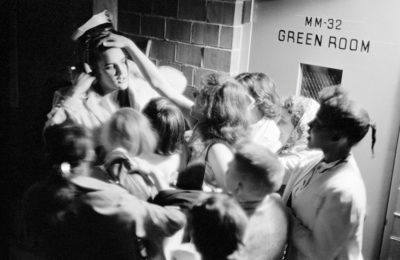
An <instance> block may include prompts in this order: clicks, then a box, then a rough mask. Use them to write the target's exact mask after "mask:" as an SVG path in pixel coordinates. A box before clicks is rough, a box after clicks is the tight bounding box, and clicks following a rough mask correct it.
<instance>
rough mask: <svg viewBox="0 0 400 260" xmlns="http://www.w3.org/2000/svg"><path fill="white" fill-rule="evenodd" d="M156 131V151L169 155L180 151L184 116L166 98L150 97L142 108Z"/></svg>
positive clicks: (182, 139)
mask: <svg viewBox="0 0 400 260" xmlns="http://www.w3.org/2000/svg"><path fill="white" fill-rule="evenodd" d="M143 114H144V115H145V116H147V118H148V119H149V121H150V123H151V125H152V127H153V129H154V130H155V131H156V132H157V133H158V136H159V138H158V144H157V148H156V153H158V154H161V155H170V154H173V153H175V152H178V151H180V149H181V147H182V144H183V141H184V134H185V118H184V117H183V114H182V112H181V110H180V109H179V108H178V107H177V106H175V105H174V104H173V103H171V102H170V101H169V100H168V99H166V98H162V97H160V98H155V99H152V100H151V101H150V102H149V103H148V104H147V105H146V107H145V108H144V109H143Z"/></svg>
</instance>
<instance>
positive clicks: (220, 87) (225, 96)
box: [197, 73, 249, 143]
mask: <svg viewBox="0 0 400 260" xmlns="http://www.w3.org/2000/svg"><path fill="white" fill-rule="evenodd" d="M246 94H247V91H246V89H245V88H244V87H243V86H242V85H240V84H239V83H238V82H237V81H236V80H234V79H232V78H231V77H229V76H227V75H223V74H218V73H211V74H209V75H207V77H205V78H204V79H203V82H202V87H201V89H200V93H199V96H198V97H197V98H199V99H200V100H202V104H203V106H202V114H203V120H202V124H201V125H199V129H200V130H201V131H202V134H203V136H204V137H205V139H212V138H220V139H223V140H225V141H227V142H229V143H234V142H235V141H236V140H237V138H238V135H239V134H241V132H243V130H244V129H247V127H248V120H247V107H248V105H249V100H248V98H247V95H246Z"/></svg>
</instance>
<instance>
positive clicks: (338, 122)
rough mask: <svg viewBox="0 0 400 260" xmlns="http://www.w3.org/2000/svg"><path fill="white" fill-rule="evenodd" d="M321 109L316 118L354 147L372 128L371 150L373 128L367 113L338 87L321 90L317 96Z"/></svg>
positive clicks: (373, 135)
mask: <svg viewBox="0 0 400 260" xmlns="http://www.w3.org/2000/svg"><path fill="white" fill-rule="evenodd" d="M319 99H320V104H321V107H320V109H319V111H318V113H317V116H318V118H321V119H323V120H324V124H326V125H327V126H328V127H329V128H330V129H334V130H336V131H337V132H339V133H341V134H342V135H344V136H346V137H347V138H348V140H349V143H350V145H352V146H353V145H355V144H357V143H358V142H359V141H361V139H363V138H364V136H365V135H366V134H367V132H368V130H369V128H370V127H372V129H373V132H372V138H373V142H372V149H373V146H374V144H375V126H374V125H372V124H371V121H370V118H369V115H368V112H367V111H366V110H365V109H363V108H362V107H360V106H359V105H358V104H357V103H355V102H354V101H353V100H351V99H350V98H349V97H348V93H347V92H346V90H345V89H343V88H342V87H340V86H334V87H327V88H324V89H322V91H321V92H320V95H319Z"/></svg>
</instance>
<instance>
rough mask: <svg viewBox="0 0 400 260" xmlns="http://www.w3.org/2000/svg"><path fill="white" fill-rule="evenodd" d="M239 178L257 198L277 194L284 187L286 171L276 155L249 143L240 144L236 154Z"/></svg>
mask: <svg viewBox="0 0 400 260" xmlns="http://www.w3.org/2000/svg"><path fill="white" fill-rule="evenodd" d="M234 160H235V165H236V167H237V169H236V172H237V174H238V175H239V176H238V177H239V178H240V179H241V180H242V181H243V182H245V183H246V185H248V187H249V189H248V190H247V191H248V192H251V193H253V194H254V195H255V196H257V197H260V198H261V197H264V196H266V195H267V194H270V193H272V192H276V191H277V190H278V189H279V188H280V187H281V185H282V181H283V175H284V170H283V166H282V164H281V163H280V162H279V160H278V157H277V155H276V154H275V153H273V152H271V151H270V150H269V149H268V148H266V147H264V146H262V145H259V144H256V143H253V142H249V141H243V142H241V143H239V145H238V146H237V149H236V152H235V157H234Z"/></svg>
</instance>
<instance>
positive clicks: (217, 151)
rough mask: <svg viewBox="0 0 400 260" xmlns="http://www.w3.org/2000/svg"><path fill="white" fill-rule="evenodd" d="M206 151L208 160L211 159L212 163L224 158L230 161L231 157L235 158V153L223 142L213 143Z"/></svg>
mask: <svg viewBox="0 0 400 260" xmlns="http://www.w3.org/2000/svg"><path fill="white" fill-rule="evenodd" d="M206 149H207V152H206V153H207V154H206V160H210V159H211V161H212V160H213V159H216V160H220V159H222V158H225V159H226V160H230V159H231V157H233V152H232V149H231V147H230V146H229V145H228V144H225V143H223V142H216V143H211V144H209V145H208V147H207V148H206Z"/></svg>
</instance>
